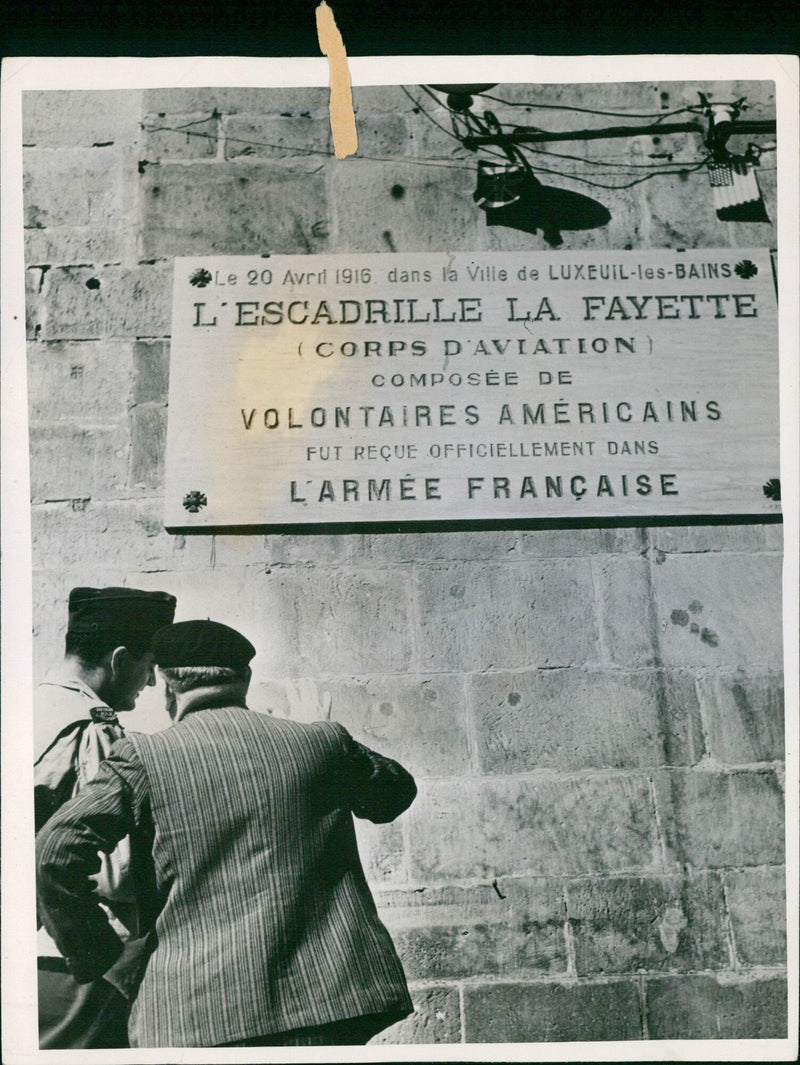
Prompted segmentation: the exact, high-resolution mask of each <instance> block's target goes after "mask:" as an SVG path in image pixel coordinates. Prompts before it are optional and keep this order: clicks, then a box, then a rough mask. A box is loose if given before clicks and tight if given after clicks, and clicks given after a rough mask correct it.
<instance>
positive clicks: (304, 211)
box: [140, 160, 328, 259]
mask: <svg viewBox="0 0 800 1065" xmlns="http://www.w3.org/2000/svg"><path fill="white" fill-rule="evenodd" d="M140 180H141V182H142V248H143V253H142V254H143V255H144V257H145V258H148V259H149V258H159V257H162V256H167V257H171V256H175V255H206V254H212V253H213V254H215V255H259V254H266V253H269V252H274V253H275V254H291V253H298V252H306V253H308V254H312V253H316V252H323V251H327V250H328V249H327V244H326V239H325V236H324V233H325V231H326V226H327V221H328V208H327V206H326V197H325V177H324V175H323V174H297V173H292V172H291V171H289V170H286V169H284V168H283V167H281V166H277V165H271V164H269V163H264V162H249V161H247V162H246V161H244V160H238V161H237V162H235V163H208V164H204V163H195V164H193V165H191V166H187V165H181V164H177V163H175V164H164V165H162V166H151V167H147V169H146V170H145V173H144V174H143V175H142V177H141V179H140Z"/></svg>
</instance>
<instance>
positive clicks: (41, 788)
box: [33, 668, 137, 957]
mask: <svg viewBox="0 0 800 1065" xmlns="http://www.w3.org/2000/svg"><path fill="white" fill-rule="evenodd" d="M124 735H125V731H124V729H123V728H122V726H121V725H120V724H119V722H118V720H117V716H116V714H115V713H114V711H113V710H112V709H111V708H110V707H109V706H108V704H107V703H105V702H103V700H102V699H101V698H100V697H99V696H98V695H96V694H95V692H93V691H92V689H91V688H89V687H88V686H87V685H86V684H85V683H84V682H83V681H81V680H79V679H78V678H77V677H75V676H74V674H73V673H72V672H71V671H70V670H68V669H66V668H62V669H61V670H55V671H54V672H53V673H51V674H50V675H49V676H48V677H47V679H46V680H45V681H43V683H42V684H40V685H39V686H38V688H37V689H36V697H35V706H34V767H33V773H34V809H35V821H36V831H37V832H38V831H39V829H40V828H41V827H42V826H43V825H44V824H45V823H46V822H47V821H48V820H49V818H50V817H52V815H53V814H54V813H55V812H56V810H58V809H60V808H61V806H63V805H64V803H65V802H67V801H68V800H69V799H70V798H72V797H73V796H74V795H76V794H77V793H78V792H79V791H80V790H81V789H82V788H84V787H85V786H86V785H87V784H88V783H89V781H90V780H92V779H94V777H95V776H96V775H97V773H98V771H99V769H100V765H101V763H102V762H103V761H104V760H105V758H106V757H107V756H108V753H109V751H110V750H111V748H112V746H113V745H114V743H115V742H116V741H117V740H119V739H121V738H122V737H123V736H124ZM133 881H134V877H133V873H132V870H131V851H130V843H129V841H128V840H127V839H123V840H120V842H119V843H118V844H117V846H116V847H115V848H114V851H113V853H112V854H108V855H106V854H104V855H103V856H102V859H101V865H100V869H99V870H98V873H97V875H96V876H95V883H96V884H97V891H98V895H99V896H100V897H101V898H102V899H103V900H104V903H105V905H106V911H107V913H108V915H109V917H110V918H111V920H112V921H113V922H114V927H115V931H116V932H117V934H118V935H120V936H121V937H122V938H126V937H127V935H128V932H129V931H133V930H135V927H136V924H137V916H136V906H135V888H134V882H133ZM115 915H116V916H115ZM37 953H38V955H39V957H52V956H54V955H58V953H59V952H58V950H57V948H56V945H55V943H54V942H53V940H52V939H51V938H50V936H49V935H48V934H47V931H46V930H45V929H44V928H40V929H39V932H38V938H37Z"/></svg>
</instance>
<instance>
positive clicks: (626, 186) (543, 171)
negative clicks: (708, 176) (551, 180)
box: [531, 159, 706, 190]
mask: <svg viewBox="0 0 800 1065" xmlns="http://www.w3.org/2000/svg"><path fill="white" fill-rule="evenodd" d="M705 165H706V161H705V159H704V160H703V161H702V162H700V163H697V164H696V165H695V166H691V167H686V168H685V169H684V171H683V173H685V174H693V173H695V172H696V171H697V170H699V169H700V168H701V167H704V166H705ZM531 169H532V170H535V171H536V172H537V173H540V174H555V175H556V176H558V177H562V178H567V179H570V180H572V181H581V182H583V184H584V185H591V186H593V187H594V188H597V189H612V190H614V189H632V188H633V186H634V185H641V184H642V182H643V181H650V180H651V179H652V178H654V177H675V176H676V175H678V174H680V173H681V171H679V170H672V171H663V172H661V173H659V172H653V173H651V174H645V175H644V176H643V177H639V178H635V179H634V180H633V181H629V182H627V183H625V184H619V185H607V184H605V183H604V182H601V181H592V180H591V178H584V177H579V176H578V175H577V174H565V173H564V171H563V170H553V169H551V168H550V167H544V166H534V165H531Z"/></svg>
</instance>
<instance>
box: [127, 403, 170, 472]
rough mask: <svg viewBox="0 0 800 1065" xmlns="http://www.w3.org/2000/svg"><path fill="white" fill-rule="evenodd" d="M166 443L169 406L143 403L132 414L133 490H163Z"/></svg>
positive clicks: (131, 470) (131, 469)
mask: <svg viewBox="0 0 800 1065" xmlns="http://www.w3.org/2000/svg"><path fill="white" fill-rule="evenodd" d="M166 439H167V408H166V405H164V404H160V403H142V404H140V405H139V406H138V407H134V408H133V410H132V411H131V467H130V484H131V487H133V488H162V487H163V485H164V448H165V446H166Z"/></svg>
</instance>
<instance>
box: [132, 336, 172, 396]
mask: <svg viewBox="0 0 800 1065" xmlns="http://www.w3.org/2000/svg"><path fill="white" fill-rule="evenodd" d="M133 369H134V373H133V394H132V396H131V400H132V402H133V403H134V404H137V403H166V401H167V394H168V391H169V342H168V341H164V340H140V341H137V342H136V343H135V344H134V345H133Z"/></svg>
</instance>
